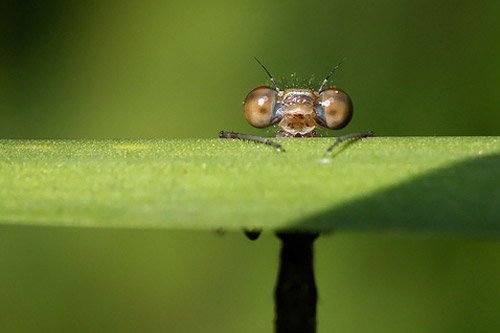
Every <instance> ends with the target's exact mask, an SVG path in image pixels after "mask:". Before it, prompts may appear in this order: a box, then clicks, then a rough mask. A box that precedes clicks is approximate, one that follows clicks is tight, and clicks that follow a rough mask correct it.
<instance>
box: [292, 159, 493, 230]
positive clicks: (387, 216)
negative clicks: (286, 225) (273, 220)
mask: <svg viewBox="0 0 500 333" xmlns="http://www.w3.org/2000/svg"><path fill="white" fill-rule="evenodd" d="M367 217H368V218H367ZM295 227H296V229H297V230H304V229H307V230H311V229H315V230H321V231H329V230H339V231H342V230H343V231H377V232H380V231H402V232H407V231H409V232H428V233H454V234H478V235H486V234H488V233H496V234H498V233H500V155H490V156H485V157H479V158H474V159H469V160H465V161H462V162H459V163H457V164H454V165H452V166H448V167H445V168H440V169H437V170H434V171H431V172H429V173H427V174H425V175H421V176H418V177H415V178H414V179H412V180H410V181H407V182H404V183H401V184H398V185H395V186H392V187H390V188H387V189H386V190H382V191H379V192H377V193H374V194H372V195H369V196H367V197H364V198H359V199H357V200H354V201H351V202H349V203H348V204H346V205H343V206H341V207H335V208H332V209H330V210H326V211H323V212H321V213H318V214H316V215H312V216H310V217H308V218H307V219H303V220H300V221H297V223H296V224H295ZM291 229H295V228H291Z"/></svg>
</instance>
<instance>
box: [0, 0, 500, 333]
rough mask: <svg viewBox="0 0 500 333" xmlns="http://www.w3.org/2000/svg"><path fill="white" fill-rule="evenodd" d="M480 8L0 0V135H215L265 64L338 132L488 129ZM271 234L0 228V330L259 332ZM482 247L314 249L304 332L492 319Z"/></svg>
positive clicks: (487, 70) (332, 241) (337, 238)
mask: <svg viewBox="0 0 500 333" xmlns="http://www.w3.org/2000/svg"><path fill="white" fill-rule="evenodd" d="M498 13H500V2H498V1H494V0H491V1H479V2H456V1H439V2H436V1H396V0H387V1H377V2H371V1H331V2H325V1H323V2H320V1H307V2H306V1H287V2H270V1H253V2H247V3H245V2H236V3H231V2H223V1H211V2H208V1H190V2H170V1H131V2H128V3H123V2H120V1H85V2H83V1H80V2H75V1H44V2H41V1H40V2H38V1H29V0H28V1H2V2H1V3H0V137H1V138H160V137H161V138H163V137H205V138H209V137H216V135H217V133H218V131H219V130H221V129H227V130H235V131H241V132H247V133H259V134H267V131H266V130H256V129H252V128H250V126H248V125H247V124H246V123H245V120H244V119H243V117H242V106H241V102H242V100H243V99H244V97H245V95H246V94H247V93H248V92H249V91H250V90H251V89H252V88H254V87H256V86H258V85H261V84H263V83H265V82H266V75H265V73H264V72H263V71H262V69H261V68H259V66H258V65H257V64H256V63H255V61H254V60H253V57H254V56H256V57H258V58H259V59H260V60H261V61H262V62H263V63H264V64H266V66H267V67H268V68H269V70H270V71H271V72H272V73H273V74H274V75H275V76H276V77H277V78H280V77H283V76H287V75H289V74H290V73H292V72H295V73H297V75H298V76H300V77H306V78H308V77H309V76H310V75H314V76H315V77H317V78H318V81H320V80H321V79H322V78H323V77H324V76H325V75H326V73H327V72H328V71H329V70H330V69H331V68H332V66H334V65H335V64H337V63H338V62H339V61H340V60H342V59H343V58H344V57H345V58H346V60H345V61H344V63H343V65H342V67H341V69H340V70H339V71H337V72H336V74H335V78H334V80H333V81H334V83H335V84H336V85H337V86H339V87H342V88H344V89H345V90H346V91H348V92H349V93H350V95H351V97H352V99H353V101H354V104H355V116H354V118H353V121H352V123H351V124H350V125H349V126H348V127H347V128H346V129H344V130H342V131H340V132H337V133H339V134H342V133H347V132H350V131H356V130H368V129H371V130H374V131H375V132H376V133H378V134H379V135H382V136H390V135H498V134H499V132H500V131H499V129H500V126H499V125H500V113H499V107H500V94H499V93H498V91H497V90H498V87H500V62H499V60H498V59H500V43H499V42H498V41H499V40H500V20H498ZM278 250H279V244H278V242H277V240H276V239H275V238H274V237H273V236H272V235H270V234H269V235H267V236H265V237H263V239H262V240H259V241H258V242H256V243H252V242H249V241H246V240H245V239H244V237H243V236H242V235H240V234H226V235H224V236H218V235H215V234H211V233H202V232H188V231H165V230H112V229H110V230H93V229H71V228H65V229H63V228H36V227H14V226H4V227H0V331H2V332H68V331H72V332H112V331H117V332H271V331H272V318H273V303H272V288H273V284H274V279H275V274H276V271H277V256H278ZM499 251H500V243H498V242H495V241H493V240H484V239H471V238H449V237H444V236H431V235H427V236H426V235H405V236H404V235H359V234H358V235H354V234H337V235H331V236H328V237H324V238H321V239H320V240H319V241H318V243H317V260H316V267H317V280H318V285H319V291H320V304H319V332H331V331H336V332H366V331H369V332H388V331H391V332H498V331H499V330H500V316H498V314H499V313H500V261H499V260H498V259H499Z"/></svg>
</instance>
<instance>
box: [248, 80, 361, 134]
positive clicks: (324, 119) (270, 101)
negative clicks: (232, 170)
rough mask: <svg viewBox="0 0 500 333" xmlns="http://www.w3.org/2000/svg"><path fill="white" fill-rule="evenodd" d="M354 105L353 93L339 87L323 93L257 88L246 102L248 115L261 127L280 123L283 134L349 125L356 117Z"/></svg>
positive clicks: (251, 121) (311, 131) (254, 123)
mask: <svg viewBox="0 0 500 333" xmlns="http://www.w3.org/2000/svg"><path fill="white" fill-rule="evenodd" d="M352 111H353V106H352V102H351V99H350V98H349V95H347V94H346V93H345V92H344V91H343V90H341V89H338V88H329V89H325V90H323V91H321V92H316V91H314V90H311V89H286V90H284V91H279V90H278V89H273V88H271V87H265V86H263V87H257V88H255V89H254V90H252V91H251V92H250V93H249V94H248V95H247V97H246V98H245V102H244V113H245V118H246V119H247V121H248V122H249V123H250V125H252V126H254V127H258V128H264V127H268V126H270V125H273V124H276V123H278V126H279V128H280V130H279V132H278V136H280V137H310V136H316V133H315V131H314V130H315V128H316V127H317V126H318V125H321V126H323V127H326V128H330V129H340V128H342V127H344V126H346V125H347V124H348V123H349V121H350V120H351V117H352Z"/></svg>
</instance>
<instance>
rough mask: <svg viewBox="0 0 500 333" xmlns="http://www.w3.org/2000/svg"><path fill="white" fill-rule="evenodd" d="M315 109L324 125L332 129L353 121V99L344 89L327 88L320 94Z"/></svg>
mask: <svg viewBox="0 0 500 333" xmlns="http://www.w3.org/2000/svg"><path fill="white" fill-rule="evenodd" d="M315 111H316V116H317V117H318V119H319V122H320V123H321V124H322V125H323V126H326V127H328V128H330V129H340V128H342V127H344V126H345V125H347V124H348V123H349V121H351V118H352V111H353V107H352V101H351V98H350V97H349V95H347V93H346V92H344V91H343V90H342V89H339V88H330V89H326V90H323V91H322V92H321V93H320V94H319V97H318V100H317V102H316V106H315Z"/></svg>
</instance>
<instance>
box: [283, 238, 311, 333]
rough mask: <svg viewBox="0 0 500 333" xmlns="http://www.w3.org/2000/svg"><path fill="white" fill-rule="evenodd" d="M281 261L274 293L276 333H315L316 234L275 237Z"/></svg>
mask: <svg viewBox="0 0 500 333" xmlns="http://www.w3.org/2000/svg"><path fill="white" fill-rule="evenodd" d="M277 236H278V237H279V238H280V239H281V244H282V245H281V258H280V269H279V273H278V281H277V284H276V289H275V295H274V296H275V304H276V308H275V310H276V319H275V320H276V322H275V324H276V326H275V327H276V329H275V332H276V333H315V332H316V303H317V300H318V295H317V291H316V282H315V280H314V268H313V243H314V240H315V239H316V238H317V237H318V236H319V234H313V233H277Z"/></svg>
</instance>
